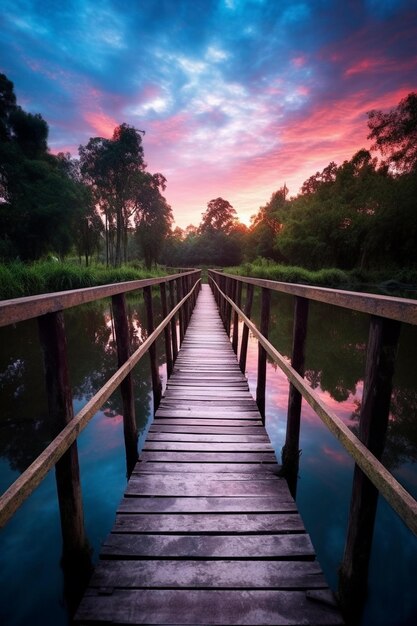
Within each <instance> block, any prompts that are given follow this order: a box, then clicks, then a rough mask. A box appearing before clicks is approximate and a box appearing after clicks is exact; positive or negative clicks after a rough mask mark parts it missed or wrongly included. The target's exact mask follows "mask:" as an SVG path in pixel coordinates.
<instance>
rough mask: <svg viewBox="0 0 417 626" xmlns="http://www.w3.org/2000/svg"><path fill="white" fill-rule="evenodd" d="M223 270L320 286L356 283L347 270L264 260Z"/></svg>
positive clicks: (242, 274)
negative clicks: (307, 266) (299, 265)
mask: <svg viewBox="0 0 417 626" xmlns="http://www.w3.org/2000/svg"><path fill="white" fill-rule="evenodd" d="M224 271H225V272H229V273H231V274H238V275H240V276H253V277H256V278H265V279H267V280H276V281H279V282H284V283H299V284H303V285H318V286H320V287H347V286H352V285H353V284H356V283H357V280H356V279H355V278H354V277H351V276H350V274H349V272H344V271H343V270H339V269H336V268H329V269H321V270H317V271H312V270H306V269H305V268H303V267H296V266H292V265H279V264H277V263H273V262H269V261H266V260H262V261H255V262H254V263H243V264H242V265H240V266H239V267H229V268H225V270H224Z"/></svg>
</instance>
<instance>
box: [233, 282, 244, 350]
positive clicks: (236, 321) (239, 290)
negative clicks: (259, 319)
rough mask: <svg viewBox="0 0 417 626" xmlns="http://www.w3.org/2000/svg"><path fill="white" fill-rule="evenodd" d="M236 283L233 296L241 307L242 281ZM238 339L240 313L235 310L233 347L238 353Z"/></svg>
mask: <svg viewBox="0 0 417 626" xmlns="http://www.w3.org/2000/svg"><path fill="white" fill-rule="evenodd" d="M234 285H235V289H234V296H233V298H234V301H235V303H236V305H237V306H238V307H239V309H240V308H241V304H242V281H240V280H235V282H234ZM238 341H239V315H238V314H237V311H235V312H234V314H233V337H232V347H233V350H234V352H235V354H237V344H238Z"/></svg>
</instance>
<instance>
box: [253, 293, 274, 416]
mask: <svg viewBox="0 0 417 626" xmlns="http://www.w3.org/2000/svg"><path fill="white" fill-rule="evenodd" d="M261 294H262V297H261V324H260V331H261V333H262V335H263V336H264V337H265V338H268V327H269V311H270V308H271V292H270V290H269V289H267V288H266V287H262V291H261ZM265 386H266V352H265V349H264V348H263V347H262V346H261V344H259V343H258V383H257V385H256V404H257V405H258V409H259V412H260V414H261V417H262V422H263V423H264V424H265Z"/></svg>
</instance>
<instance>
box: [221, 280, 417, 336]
mask: <svg viewBox="0 0 417 626" xmlns="http://www.w3.org/2000/svg"><path fill="white" fill-rule="evenodd" d="M209 271H210V273H212V274H217V275H218V276H227V277H229V278H233V279H234V280H238V281H241V282H242V283H246V284H250V285H254V286H256V287H265V288H267V289H271V291H279V292H281V293H287V294H289V295H292V296H301V297H303V298H307V299H308V300H316V301H317V302H324V303H325V304H333V305H334V306H340V307H343V308H345V309H352V310H353V311H360V312H362V313H368V314H369V315H378V316H379V317H385V318H389V319H392V320H397V321H399V322H405V323H407V324H417V301H416V300H411V299H409V298H395V297H393V296H380V295H376V294H375V295H373V294H372V295H371V294H368V293H359V292H356V291H344V290H342V289H340V290H339V289H329V288H327V287H313V286H309V285H297V284H294V283H282V282H278V281H274V280H266V279H264V278H252V277H249V276H239V275H237V274H225V273H224V272H218V271H216V270H209Z"/></svg>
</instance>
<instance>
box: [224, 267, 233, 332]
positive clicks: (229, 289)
mask: <svg viewBox="0 0 417 626" xmlns="http://www.w3.org/2000/svg"><path fill="white" fill-rule="evenodd" d="M232 281H233V279H232V278H229V277H228V276H226V284H225V290H224V292H225V294H226V296H228V297H229V298H231V299H233V286H232ZM231 324H232V305H231V304H229V302H227V300H226V301H225V326H226V333H227V336H228V337H230V326H231Z"/></svg>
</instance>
